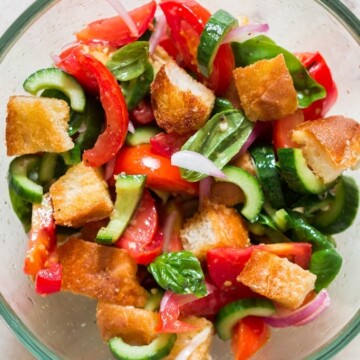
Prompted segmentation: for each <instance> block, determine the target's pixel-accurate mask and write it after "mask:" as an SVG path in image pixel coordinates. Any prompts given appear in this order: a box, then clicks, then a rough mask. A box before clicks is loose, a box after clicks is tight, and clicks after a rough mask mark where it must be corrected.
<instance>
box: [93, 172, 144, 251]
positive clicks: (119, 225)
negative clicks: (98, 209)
mask: <svg viewBox="0 0 360 360" xmlns="http://www.w3.org/2000/svg"><path fill="white" fill-rule="evenodd" d="M145 180H146V176H144V175H126V174H119V175H117V176H116V182H115V190H116V201H115V206H114V210H113V212H112V214H111V215H110V222H109V223H108V225H107V226H106V227H102V228H101V229H100V230H99V232H98V233H97V236H96V241H97V242H98V243H100V244H104V245H111V244H113V243H114V242H115V241H116V240H118V239H119V237H120V236H121V234H122V233H123V232H124V230H125V229H126V226H127V224H128V223H129V221H130V220H131V217H132V215H133V213H134V212H135V210H136V208H137V206H138V204H139V201H140V199H141V195H142V192H143V189H144V186H145Z"/></svg>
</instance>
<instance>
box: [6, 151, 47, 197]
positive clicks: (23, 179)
mask: <svg viewBox="0 0 360 360" xmlns="http://www.w3.org/2000/svg"><path fill="white" fill-rule="evenodd" d="M39 165H40V157H38V156H36V155H23V156H20V157H17V158H15V159H14V160H13V161H11V163H10V166H9V186H10V187H11V188H12V189H13V190H14V191H15V192H16V194H17V195H19V196H20V197H22V198H23V199H24V200H26V201H29V202H32V203H41V200H42V196H43V188H42V186H41V185H39V184H37V183H35V182H34V181H33V180H30V178H29V173H30V171H32V170H34V169H36V168H38V167H39Z"/></svg>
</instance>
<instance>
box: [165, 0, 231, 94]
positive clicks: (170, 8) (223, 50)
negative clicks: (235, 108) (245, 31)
mask: <svg viewBox="0 0 360 360" xmlns="http://www.w3.org/2000/svg"><path fill="white" fill-rule="evenodd" d="M160 7H161V9H162V10H163V12H164V14H165V17H166V21H167V23H168V26H169V29H170V39H171V40H172V41H173V43H174V45H175V47H176V49H177V52H178V57H179V62H180V65H182V66H184V67H186V68H188V69H189V70H190V71H192V72H194V73H195V74H196V75H197V76H198V78H199V80H200V81H202V82H203V83H205V84H206V85H207V86H208V87H210V88H211V89H213V90H214V91H215V93H216V94H217V95H221V94H223V93H224V92H225V91H226V90H227V88H228V87H229V85H230V82H231V79H232V70H233V69H234V67H235V59H234V55H233V52H232V50H231V47H230V45H222V46H220V48H219V50H218V52H217V54H216V57H215V60H214V67H213V72H212V73H211V75H210V77H209V78H208V79H206V78H205V77H204V76H202V75H201V74H200V72H199V70H198V68H197V63H196V56H197V48H198V46H199V43H200V35H201V33H202V31H203V30H204V27H205V25H206V23H207V21H208V20H209V18H210V16H211V14H210V12H209V11H208V10H207V9H205V8H204V7H202V6H201V5H200V4H199V3H197V2H196V1H195V0H165V1H163V2H162V3H161V4H160ZM174 58H175V59H177V57H174ZM177 60H178V59H177Z"/></svg>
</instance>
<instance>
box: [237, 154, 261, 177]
mask: <svg viewBox="0 0 360 360" xmlns="http://www.w3.org/2000/svg"><path fill="white" fill-rule="evenodd" d="M231 165H234V166H237V167H239V168H241V169H243V170H245V171H247V172H248V173H249V174H251V175H252V176H255V177H256V176H257V173H256V167H255V165H254V161H253V159H252V157H251V155H250V153H249V152H248V151H245V152H244V153H243V154H241V155H240V156H238V157H236V158H235V159H234V160H231Z"/></svg>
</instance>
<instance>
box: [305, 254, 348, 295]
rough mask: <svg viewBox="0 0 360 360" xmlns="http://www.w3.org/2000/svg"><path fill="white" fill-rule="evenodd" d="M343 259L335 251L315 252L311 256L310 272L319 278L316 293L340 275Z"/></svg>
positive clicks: (316, 283)
mask: <svg viewBox="0 0 360 360" xmlns="http://www.w3.org/2000/svg"><path fill="white" fill-rule="evenodd" d="M341 265H342V258H341V256H340V255H339V253H338V252H337V251H336V250H335V249H325V250H320V251H315V252H314V253H313V254H312V255H311V259H310V266H309V270H310V271H311V272H312V273H313V274H315V275H316V276H317V279H316V282H315V291H316V292H319V291H320V290H321V289H323V288H326V287H327V286H328V285H329V284H330V283H331V282H332V281H333V280H334V279H335V277H336V275H337V274H338V273H339V271H340V268H341Z"/></svg>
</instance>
